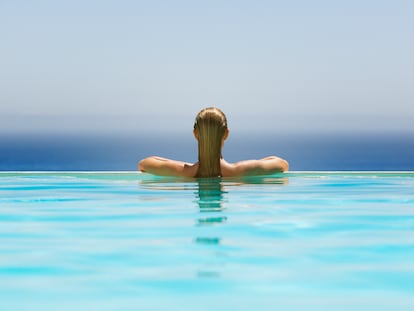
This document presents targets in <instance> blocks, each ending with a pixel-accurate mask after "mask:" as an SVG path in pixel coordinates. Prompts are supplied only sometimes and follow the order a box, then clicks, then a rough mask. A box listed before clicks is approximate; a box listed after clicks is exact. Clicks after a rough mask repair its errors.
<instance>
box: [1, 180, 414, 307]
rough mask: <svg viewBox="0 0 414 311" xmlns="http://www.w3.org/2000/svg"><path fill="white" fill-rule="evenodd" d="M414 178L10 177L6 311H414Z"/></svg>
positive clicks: (6, 185)
mask: <svg viewBox="0 0 414 311" xmlns="http://www.w3.org/2000/svg"><path fill="white" fill-rule="evenodd" d="M413 293H414V172H406V173H403V172H401V173H400V172H398V173H385V172H347V173H345V172H292V173H288V174H283V175H273V176H269V177H251V178H244V179H206V180H191V179H190V180H185V179H174V178H161V177H155V176H151V175H147V174H141V173H137V172H113V173H106V172H105V173H103V172H100V173H98V172H83V173H78V172H49V173H46V172H39V173H38V172H33V173H28V172H25V173H15V172H1V173H0V310H172V311H174V310H180V311H181V310H258V311H261V310H347V311H349V310H353V311H355V310H407V311H408V310H414V294H413Z"/></svg>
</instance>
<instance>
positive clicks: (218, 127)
mask: <svg viewBox="0 0 414 311" xmlns="http://www.w3.org/2000/svg"><path fill="white" fill-rule="evenodd" d="M194 129H195V130H196V131H197V133H196V134H197V140H198V170H197V174H196V177H218V176H221V167H220V159H221V158H222V155H221V148H222V142H223V138H224V135H225V134H226V130H227V119H226V116H225V115H224V113H223V112H222V111H221V110H220V109H218V108H212V107H210V108H205V109H203V110H201V111H200V112H199V113H198V115H197V117H196V119H195V122H194Z"/></svg>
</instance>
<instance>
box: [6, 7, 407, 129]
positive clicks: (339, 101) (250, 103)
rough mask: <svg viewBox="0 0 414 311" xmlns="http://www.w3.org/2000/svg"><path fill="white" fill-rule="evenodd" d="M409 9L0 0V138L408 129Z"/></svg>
mask: <svg viewBox="0 0 414 311" xmlns="http://www.w3.org/2000/svg"><path fill="white" fill-rule="evenodd" d="M413 34H414V2H413V1H409V0H407V1H400V0H388V1H383V0H375V1H374V0H372V1H371V0H348V1H321V0H315V1H305V0H293V1H277V0H274V1H263V0H255V1H244V0H237V1H226V0H221V1H217V0H210V1H195V0H192V1H182V0H177V1H172V0H171V1H167V0H153V1H139V0H138V1H132V0H131V1H122V0H118V1H105V0H101V1H86V0H84V1H79V0H71V1H52V0H49V1H42V0H38V1H34V0H33V1H30V0H28V1H20V0H0V39H1V40H0V133H1V132H3V133H6V132H7V133H9V132H22V131H23V132H25V131H26V132H27V131H29V132H42V131H44V132H60V131H63V132H65V131H67V132H73V131H78V132H79V131H80V132H91V131H92V132H105V131H137V132H141V133H142V132H143V133H148V132H152V131H154V132H165V131H168V132H173V131H174V132H178V133H182V132H184V131H189V130H191V129H192V125H193V120H194V117H195V115H196V114H197V112H198V111H199V110H200V109H201V108H203V107H208V106H216V107H219V108H221V109H222V110H223V111H224V112H225V113H226V114H227V117H228V119H229V127H230V129H236V130H239V131H243V130H244V131H256V132H257V131H258V132H266V133H272V132H279V133H280V132H283V133H291V132H301V131H302V132H310V131H325V132H335V131H339V132H341V131H342V132H344V131H345V132H352V133H359V132H386V131H402V132H411V131H413V132H414V122H412V120H414V87H413V86H414V57H413V55H414V40H413Z"/></svg>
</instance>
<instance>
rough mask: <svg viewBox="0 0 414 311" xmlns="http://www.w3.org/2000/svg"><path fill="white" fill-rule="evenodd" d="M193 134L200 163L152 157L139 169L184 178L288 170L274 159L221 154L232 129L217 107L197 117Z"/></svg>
mask: <svg viewBox="0 0 414 311" xmlns="http://www.w3.org/2000/svg"><path fill="white" fill-rule="evenodd" d="M193 133H194V137H195V138H196V139H197V141H198V162H197V163H194V164H191V163H185V162H181V161H174V160H170V159H165V158H160V157H149V158H146V159H143V160H142V161H140V162H139V164H138V169H139V170H140V171H142V172H148V173H151V174H155V175H164V176H183V177H235V176H246V175H267V174H273V173H277V172H285V171H287V170H288V169H289V164H288V162H287V161H285V160H283V159H281V158H278V157H275V156H271V157H267V158H264V159H261V160H247V161H241V162H237V163H228V162H226V161H225V160H224V159H223V156H222V155H221V149H222V148H223V145H224V141H225V140H226V139H227V136H228V135H229V130H228V128H227V120H226V116H225V115H224V113H223V112H222V111H221V110H220V109H218V108H205V109H203V110H201V111H200V112H199V113H198V115H197V117H196V120H195V123H194V131H193Z"/></svg>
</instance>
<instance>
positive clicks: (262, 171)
mask: <svg viewBox="0 0 414 311" xmlns="http://www.w3.org/2000/svg"><path fill="white" fill-rule="evenodd" d="M230 170H231V172H229V173H230V174H231V175H232V176H248V175H269V174H274V173H280V172H286V171H288V170H289V163H288V162H287V161H286V160H284V159H282V158H279V157H276V156H270V157H266V158H263V159H260V160H246V161H241V162H237V163H234V164H232V165H231V169H230Z"/></svg>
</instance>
